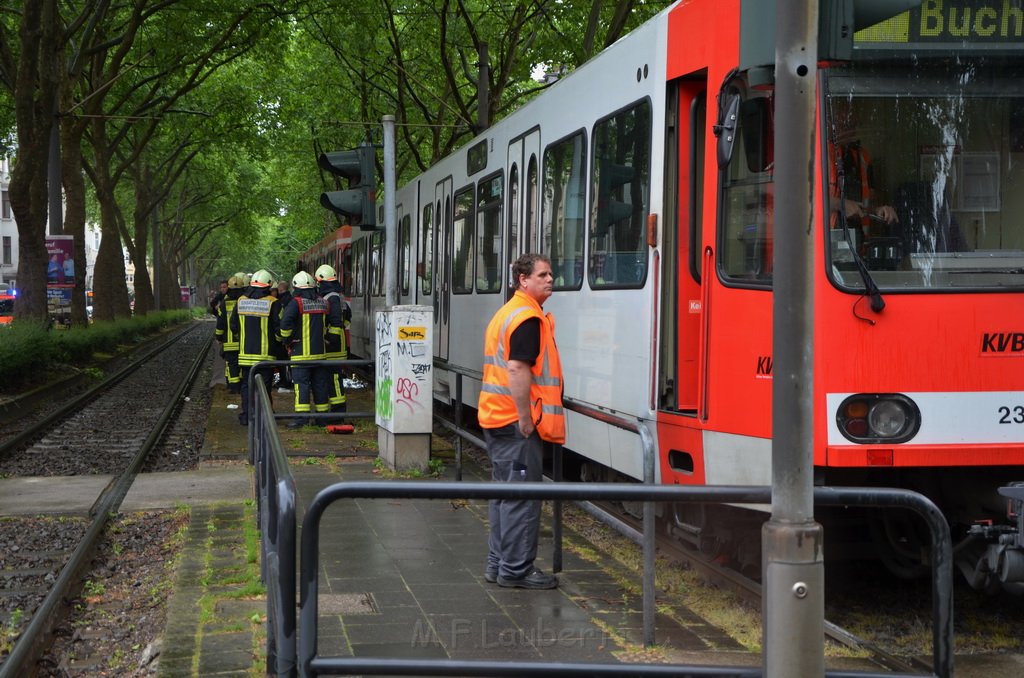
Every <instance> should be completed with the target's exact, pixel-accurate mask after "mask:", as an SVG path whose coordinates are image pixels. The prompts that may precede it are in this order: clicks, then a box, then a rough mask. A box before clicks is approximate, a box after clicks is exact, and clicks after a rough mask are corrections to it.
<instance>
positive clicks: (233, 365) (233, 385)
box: [221, 350, 242, 393]
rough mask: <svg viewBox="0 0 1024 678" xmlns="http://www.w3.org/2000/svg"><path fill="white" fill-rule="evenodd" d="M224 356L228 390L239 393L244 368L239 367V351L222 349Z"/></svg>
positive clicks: (222, 355)
mask: <svg viewBox="0 0 1024 678" xmlns="http://www.w3.org/2000/svg"><path fill="white" fill-rule="evenodd" d="M221 357H222V358H224V381H225V382H227V385H228V390H229V391H231V392H232V393H238V390H239V385H240V384H241V381H242V370H241V368H239V367H238V351H237V350H234V351H228V350H224V351H221Z"/></svg>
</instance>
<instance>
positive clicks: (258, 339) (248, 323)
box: [230, 270, 280, 425]
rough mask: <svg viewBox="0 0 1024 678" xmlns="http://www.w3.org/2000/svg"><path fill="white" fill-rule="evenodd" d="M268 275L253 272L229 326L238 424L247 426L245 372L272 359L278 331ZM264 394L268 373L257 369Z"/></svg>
mask: <svg viewBox="0 0 1024 678" xmlns="http://www.w3.org/2000/svg"><path fill="white" fill-rule="evenodd" d="M270 282H271V277H270V274H269V273H268V272H266V271H262V270H260V271H257V272H256V273H254V274H253V276H252V281H251V283H250V287H249V290H248V292H247V293H246V294H243V295H242V296H241V297H239V298H238V302H237V303H236V304H235V311H234V313H233V314H232V315H231V321H230V325H231V327H232V328H233V330H234V331H235V332H236V333H237V335H238V364H239V366H240V367H241V372H242V411H241V412H240V413H239V415H238V421H239V423H240V424H242V425H247V424H248V423H249V411H250V410H249V407H250V405H251V402H250V399H249V372H250V370H251V369H252V366H253V365H255V364H256V363H259V362H262V361H264V360H275V359H276V355H275V352H276V350H277V345H278V332H279V329H280V310H279V305H280V302H278V300H277V298H276V297H273V296H271V295H270ZM259 376H260V378H261V379H263V383H264V385H265V386H266V387H267V392H268V394H269V392H270V384H271V379H272V374H271V372H270V370H261V371H260V374H259Z"/></svg>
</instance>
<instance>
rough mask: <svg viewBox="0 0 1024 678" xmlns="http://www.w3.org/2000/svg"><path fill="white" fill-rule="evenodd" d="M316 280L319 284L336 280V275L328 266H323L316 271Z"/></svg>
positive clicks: (331, 267)
mask: <svg viewBox="0 0 1024 678" xmlns="http://www.w3.org/2000/svg"><path fill="white" fill-rule="evenodd" d="M316 279H317V282H320V281H321V280H337V279H338V273H337V272H336V271H335V270H334V267H333V266H331V265H330V264H323V265H321V266H320V268H318V269H316Z"/></svg>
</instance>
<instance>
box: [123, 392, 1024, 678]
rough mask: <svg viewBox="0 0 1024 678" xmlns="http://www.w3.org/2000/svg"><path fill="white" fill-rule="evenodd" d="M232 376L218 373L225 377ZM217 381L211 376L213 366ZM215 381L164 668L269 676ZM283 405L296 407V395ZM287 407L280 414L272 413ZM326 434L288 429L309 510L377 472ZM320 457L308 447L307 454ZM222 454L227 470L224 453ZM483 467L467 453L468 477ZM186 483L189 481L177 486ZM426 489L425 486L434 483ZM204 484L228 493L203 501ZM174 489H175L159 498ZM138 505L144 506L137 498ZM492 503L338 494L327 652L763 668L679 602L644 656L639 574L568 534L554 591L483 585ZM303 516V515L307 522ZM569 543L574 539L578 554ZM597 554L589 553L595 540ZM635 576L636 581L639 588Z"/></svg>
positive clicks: (963, 660) (998, 664)
mask: <svg viewBox="0 0 1024 678" xmlns="http://www.w3.org/2000/svg"><path fill="white" fill-rule="evenodd" d="M222 380H223V377H222V376H221V381H222ZM215 381H216V372H215ZM226 399H227V400H230V398H229V397H228V396H227V395H226V394H225V393H224V387H223V384H222V383H221V384H220V385H219V386H218V385H217V384H214V399H213V401H212V403H211V418H210V427H211V431H214V432H215V435H211V436H208V437H207V445H206V448H205V449H204V450H203V456H204V458H206V459H209V460H225V459H236V460H239V463H238V464H237V465H235V464H231V463H230V462H228V464H229V466H234V468H231V469H230V472H228V471H224V473H225V475H224V476H222V477H221V480H220V488H219V491H215V488H216V486H217V484H218V481H214V482H213V483H211V484H210V485H207V484H206V483H205V481H200V480H199V478H200V477H203V476H205V475H209V476H210V477H215V473H214V469H215V467H213V466H210V464H211V463H213V462H207V465H206V466H204V468H202V469H200V471H198V472H196V473H195V474H194V476H193V478H194V483H195V484H194V485H192V486H191V491H192V492H193V493H194V494H195V495H197V499H196V501H194V502H193V501H192V500H189V503H192V504H193V509H192V521H191V525H190V528H189V531H188V535H187V539H186V546H185V549H184V552H183V554H182V557H181V562H180V565H179V568H178V575H177V582H176V586H175V590H174V594H173V596H172V598H171V600H170V601H169V611H170V613H169V619H168V622H167V628H166V630H165V633H164V638H163V650H162V653H161V656H160V658H159V665H158V674H157V675H159V676H164V677H178V676H246V675H254V674H255V675H262V673H263V672H264V671H265V649H264V648H265V634H266V628H265V624H264V621H263V619H262V617H261V615H262V614H263V613H264V612H265V609H266V608H265V605H266V604H265V601H264V599H262V598H258V597H256V598H254V597H253V596H251V595H247V593H249V592H247V591H245V590H244V587H245V584H244V583H243V581H242V580H243V579H244V578H243V577H239V576H238V573H239V572H244V571H246V570H248V571H249V572H250V573H251V571H252V568H253V567H258V565H257V564H256V563H253V562H252V557H251V553H250V552H248V551H247V549H246V542H247V540H249V539H251V532H252V530H251V526H252V522H253V521H254V519H255V518H254V510H253V507H252V502H251V489H250V485H249V484H246V483H238V484H235V483H234V482H231V483H228V481H227V480H226V478H227V477H229V476H230V475H231V473H239V472H240V473H241V474H242V475H247V474H248V473H249V472H250V471H249V469H248V467H247V466H244V465H242V464H241V463H240V462H241V460H243V459H244V458H245V454H246V450H245V428H243V427H241V426H239V425H238V424H237V422H235V421H234V417H235V412H236V410H230V409H228V408H227V407H226V406H225V402H226ZM281 400H283V399H281V398H279V399H278V401H277V402H276V403H275V407H278V408H282V407H287V403H282V402H280V401H281ZM278 411H281V409H278ZM359 428H360V427H358V426H357V434H356V435H355V436H331V435H328V434H326V433H323V432H322V431H321V430H318V429H313V428H310V429H299V430H298V431H288V430H285V429H282V440H283V442H284V446H285V449H286V451H287V452H288V453H289V454H293V455H297V456H298V455H302V456H303V459H301V460H300V459H296V462H295V464H293V467H292V468H293V472H294V475H295V478H296V483H297V486H298V492H299V495H300V496H299V509H300V511H301V510H303V509H304V507H305V506H307V505H308V503H309V501H310V499H311V498H312V497H313V496H314V495H315V494H316V493H317V492H318V491H319V490H320V489H321V488H323V487H326V486H327V485H329V484H331V483H334V482H338V481H343V480H344V481H351V480H367V479H374V478H380V477H381V474H380V472H379V470H378V469H377V468H376V466H375V465H374V463H373V459H374V455H375V454H376V450H375V446H374V443H375V440H376V438H375V433H373V432H372V428H366V429H364V430H362V431H361V432H360V431H359V430H358V429H359ZM434 445H435V450H434V454H435V455H436V456H437V457H439V458H441V459H443V460H444V461H445V464H446V468H445V474H444V475H445V478H444V479H447V480H451V479H453V478H454V470H455V469H454V466H453V463H454V461H453V454H452V450H451V447H450V445H449V444H448V443H446V442H445V441H444V440H442V439H440V438H438V437H436V436H435V438H434ZM306 455H311V456H306ZM220 463H222V464H223V463H224V462H223V461H222V462H220ZM486 475H487V472H486V471H485V470H484V469H482V468H480V467H478V466H476V465H473V464H472V463H469V462H468V460H467V464H466V466H465V467H464V468H463V478H464V479H465V480H482V479H484V478H485V476H486ZM182 482H187V481H185V480H184V478H183V479H182ZM424 482H429V481H427V480H425V481H424ZM207 491H210V493H211V494H216V495H217V496H218V497H219V501H217V502H214V503H204V502H201V501H199V500H198V495H205V494H206V492H207ZM161 495H162V496H166V492H161ZM136 501H138V502H139V503H140V505H141V504H142V503H144V501H143V500H142V499H136ZM486 515H487V511H486V503H485V502H483V501H469V502H466V501H446V500H434V501H429V500H396V499H389V500H379V499H377V500H373V499H355V500H343V501H340V502H336V503H335V504H334V505H332V506H331V507H330V508H328V509H327V511H326V512H325V514H324V518H323V523H322V539H321V561H320V569H321V572H322V578H321V582H320V597H319V617H320V618H319V632H318V647H319V651H320V653H321V654H328V655H341V656H348V655H354V656H362V657H391V658H410V657H415V658H430V657H433V658H439V659H441V658H454V659H488V660H502V659H506V660H513V659H515V660H539V661H558V662H616V661H634V662H635V661H639V662H644V661H667V662H670V663H677V664H694V665H713V664H717V665H748V666H759V665H760V662H761V658H760V655H759V654H757V653H752V652H749V651H747V650H745V649H744V648H743V647H741V646H740V645H739V644H738V643H737V642H736V641H734V640H733V639H732V638H730V637H729V635H728V634H727V633H725V632H724V631H723V630H721V629H718V628H715V627H714V626H712V625H710V624H708V623H707V622H706V621H704V620H703V619H701V618H700V617H698V616H697V615H695V614H694V613H693V612H691V611H690V610H688V609H686V608H684V607H672V606H666V605H661V606H660V607H659V614H658V617H657V620H656V621H657V627H656V641H657V642H658V644H659V645H658V652H657V653H655V654H652V655H645V654H643V652H642V651H640V646H639V643H640V639H641V631H642V614H641V611H640V610H641V601H640V599H639V597H638V596H636V595H635V594H633V593H631V590H632V587H629V586H626V585H624V582H628V581H630V580H631V579H630V578H637V579H638V575H637V574H636V573H635V572H628V571H625V570H624V568H621V567H620V566H618V565H617V564H615V563H614V562H609V561H607V560H602V559H600V558H599V557H598V558H597V559H595V560H597V562H594V560H590V559H587V558H585V557H583V556H582V555H580V554H581V553H583V552H585V550H586V548H587V547H588V546H589V544H588V543H587V541H586V540H585V539H584V538H583V537H581V536H580V535H577V534H575V533H572V532H571V531H569V532H568V533H567V535H566V537H565V539H566V545H567V548H566V550H565V554H564V557H565V562H564V564H565V569H564V571H563V572H562V573H560V575H559V577H560V586H559V587H558V588H557V589H554V590H549V591H525V590H519V589H503V588H500V587H498V586H497V585H494V584H488V583H486V582H485V581H484V580H483V567H484V562H485V556H486V538H487V527H486ZM300 524H301V518H300ZM572 544H576V545H578V546H579V547H580V548H577V549H573V548H571V545H572ZM551 548H552V542H551V532H550V525H549V523H548V520H547V518H545V522H544V526H543V528H542V538H541V545H540V556H541V557H540V559H539V561H538V565H540V566H541V567H542V568H544V569H546V570H548V571H550V569H551V568H550V562H549V558H550V554H551ZM591 548H592V547H591ZM636 583H637V585H639V581H637V582H636ZM828 666H829V668H840V667H841V668H844V669H852V670H861V671H868V670H877V669H876V668H873V667H872V666H870V665H868V664H866V663H865V662H862V661H858V660H847V659H829V660H828ZM956 669H957V672H956V675H957V676H959V677H966V678H975V677H978V678H980V677H981V676H986V677H987V678H1009V677H1010V676H1014V677H1016V676H1019V675H1024V665H1022V664H1021V658H1020V657H1005V656H983V657H957V659H956Z"/></svg>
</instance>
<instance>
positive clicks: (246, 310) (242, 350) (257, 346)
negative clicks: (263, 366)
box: [231, 296, 280, 365]
mask: <svg viewBox="0 0 1024 678" xmlns="http://www.w3.org/2000/svg"><path fill="white" fill-rule="evenodd" d="M231 319H232V324H233V326H234V328H237V332H238V364H239V365H255V364H256V363H258V362H260V361H263V360H276V357H275V355H274V352H275V350H276V348H277V343H278V342H277V333H278V327H279V323H280V311H278V301H277V299H275V298H274V297H271V296H260V297H256V298H255V299H252V298H249V297H246V296H242V297H239V299H238V303H237V304H235V312H234V315H232V316H231Z"/></svg>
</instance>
